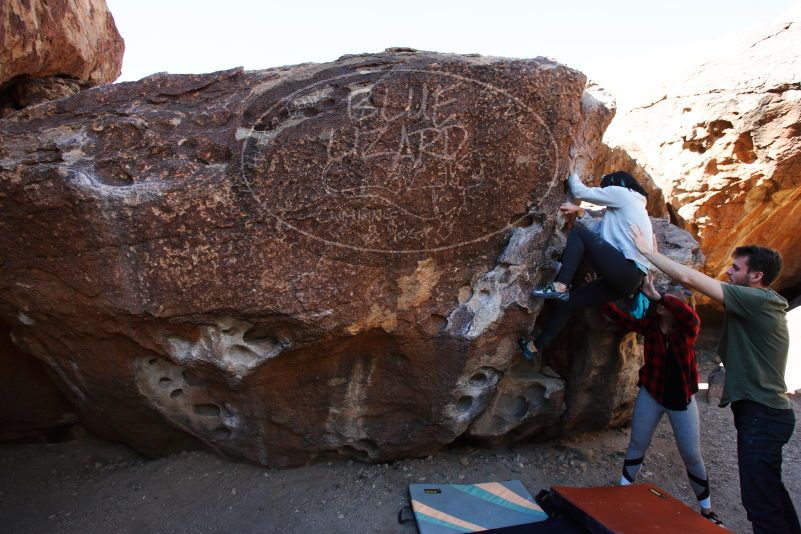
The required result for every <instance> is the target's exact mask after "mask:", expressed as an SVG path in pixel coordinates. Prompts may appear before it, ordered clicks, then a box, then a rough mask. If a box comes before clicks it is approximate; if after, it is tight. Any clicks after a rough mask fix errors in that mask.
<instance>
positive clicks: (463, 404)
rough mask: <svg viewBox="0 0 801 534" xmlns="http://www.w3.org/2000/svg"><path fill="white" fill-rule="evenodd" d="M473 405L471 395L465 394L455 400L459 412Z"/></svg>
mask: <svg viewBox="0 0 801 534" xmlns="http://www.w3.org/2000/svg"><path fill="white" fill-rule="evenodd" d="M472 406H473V397H471V396H469V395H465V396H464V397H462V398H461V399H459V400H458V401H456V409H457V410H459V411H460V412H466V411H468V410H469V409H470V408H471V407H472Z"/></svg>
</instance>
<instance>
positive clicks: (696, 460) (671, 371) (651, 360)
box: [601, 276, 722, 525]
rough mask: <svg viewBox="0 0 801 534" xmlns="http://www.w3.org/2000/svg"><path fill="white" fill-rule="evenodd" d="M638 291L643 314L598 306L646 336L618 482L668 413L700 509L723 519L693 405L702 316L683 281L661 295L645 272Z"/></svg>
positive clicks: (633, 470)
mask: <svg viewBox="0 0 801 534" xmlns="http://www.w3.org/2000/svg"><path fill="white" fill-rule="evenodd" d="M643 293H645V294H646V296H647V297H648V298H649V299H651V301H652V308H654V309H655V311H653V312H652V313H649V314H647V315H646V316H645V317H643V318H642V319H635V318H633V317H632V316H631V315H629V314H628V313H626V312H625V311H623V310H621V309H620V308H618V307H617V306H616V305H614V304H611V303H607V304H604V305H603V307H602V308H601V310H602V311H603V313H604V314H605V315H606V316H607V317H609V318H610V319H611V320H612V321H613V322H615V323H616V324H618V325H620V326H621V327H623V328H624V329H626V330H629V331H634V332H637V333H638V334H641V335H642V336H643V337H644V338H645V361H644V363H643V366H642V367H641V368H640V379H639V382H638V383H637V385H638V386H639V387H640V391H639V393H638V394H637V400H636V402H635V404H634V416H633V418H632V422H631V440H630V442H629V447H628V450H627V451H626V456H625V458H624V461H623V475H622V477H621V478H620V483H621V484H622V485H626V484H631V483H633V482H634V479H635V478H636V476H637V472H638V471H639V470H640V467H641V466H642V462H643V458H644V457H645V452H646V450H648V446H649V445H650V444H651V438H652V437H653V435H654V430H655V429H656V425H657V424H658V423H659V421H660V420H661V419H662V415H664V414H665V413H667V414H668V418H669V419H670V425H671V426H672V427H673V434H674V436H675V438H676V445H677V446H678V449H679V453H680V454H681V458H682V460H683V461H684V466H685V468H686V469H687V476H688V477H689V479H690V485H691V486H692V488H693V491H694V493H695V496H696V497H697V498H698V504H699V506H700V507H701V514H702V515H703V516H704V517H706V518H707V519H709V520H711V521H713V522H714V523H715V524H719V525H722V522H721V521H720V519H719V518H718V517H717V515H716V514H715V513H714V512H713V511H712V502H711V499H710V496H709V479H708V478H707V475H706V468H705V467H704V461H703V459H702V458H701V438H700V428H699V418H698V405H697V404H696V403H695V399H694V398H693V394H695V393H696V392H697V391H698V366H697V365H696V363H695V349H694V348H693V345H694V344H695V340H696V338H697V337H698V332H699V330H700V327H701V321H700V319H699V318H698V314H697V313H695V310H694V309H693V307H692V304H693V301H692V293H691V292H690V291H689V290H688V289H686V288H684V287H683V286H671V287H670V289H669V290H668V292H666V293H665V294H664V295H663V294H660V293H659V292H658V291H657V290H656V289H655V288H654V284H653V280H652V279H651V277H650V276H648V277H647V278H646V280H645V283H643Z"/></svg>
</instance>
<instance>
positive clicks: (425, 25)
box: [107, 0, 793, 81]
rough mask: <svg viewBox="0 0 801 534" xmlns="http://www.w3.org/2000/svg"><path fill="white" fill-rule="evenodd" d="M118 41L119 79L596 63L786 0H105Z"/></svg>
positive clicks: (735, 26)
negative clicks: (396, 54) (338, 67)
mask: <svg viewBox="0 0 801 534" xmlns="http://www.w3.org/2000/svg"><path fill="white" fill-rule="evenodd" d="M107 1H108V5H109V8H110V9H111V12H112V14H113V15H114V18H115V20H116V23H117V27H118V28H119V30H120V33H121V34H122V36H123V38H124V39H125V56H124V60H123V70H122V76H121V77H120V81H126V80H135V79H139V78H141V77H143V76H146V75H148V74H151V73H153V72H159V71H168V72H175V73H177V72H209V71H214V70H221V69H226V68H231V67H235V66H240V65H241V66H244V67H245V68H247V69H261V68H267V67H274V66H278V65H290V64H296V63H303V62H308V61H313V62H324V61H330V60H333V59H336V58H337V57H339V56H340V55H343V54H348V53H359V52H374V51H380V50H383V49H385V48H388V47H391V46H408V47H412V48H417V49H421V50H434V51H438V52H463V53H472V52H475V53H480V54H484V55H497V56H509V57H535V56H549V57H552V58H554V59H556V60H558V61H560V62H561V63H564V64H567V65H569V66H571V67H575V68H578V69H580V70H582V71H584V72H585V73H587V74H588V75H590V76H591V77H593V78H596V79H601V80H602V81H603V78H604V76H605V75H607V74H608V73H607V72H605V71H607V70H609V69H610V68H611V69H614V68H617V69H618V70H620V69H625V66H626V64H627V62H632V64H634V63H636V59H637V58H641V57H644V56H647V55H649V54H653V53H656V52H659V51H665V50H666V49H672V48H674V47H677V46H683V47H684V48H682V52H681V54H682V55H683V56H686V57H681V58H677V59H678V60H679V61H683V60H685V59H686V60H691V59H692V55H693V53H694V52H693V50H694V49H693V44H696V45H697V48H696V49H695V50H696V51H697V52H698V53H703V52H704V44H703V43H704V42H705V41H709V40H712V39H716V38H719V37H721V36H724V35H727V34H732V33H735V32H738V31H742V30H743V29H746V28H749V27H752V26H754V25H759V24H764V23H769V22H772V21H773V20H774V19H775V18H776V17H777V16H778V15H779V14H781V13H782V12H783V11H784V10H785V9H786V8H788V7H789V6H790V5H791V4H792V3H793V0H761V1H760V2H755V1H754V0H670V1H665V2H654V1H647V0H638V1H633V0H632V1H629V0H620V1H614V0H612V1H607V2H598V1H592V2H589V1H584V0H580V1H570V0H566V1H564V2H560V3H559V4H561V5H557V2H554V1H553V0H550V1H548V2H537V1H528V2H523V1H503V0H499V1H494V2H493V1H474V0H462V1H458V2H457V1H451V0H443V1H438V0H425V1H420V0H404V1H396V2H381V1H380V0H371V1H363V0H350V1H347V2H331V1H326V2H323V1H316V0H307V1H304V2H292V1H282V2H271V1H255V0H226V1H225V2H221V1H210V0H107Z"/></svg>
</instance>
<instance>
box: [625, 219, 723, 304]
mask: <svg viewBox="0 0 801 534" xmlns="http://www.w3.org/2000/svg"><path fill="white" fill-rule="evenodd" d="M631 237H632V240H633V241H634V245H635V246H636V247H637V250H639V251H640V254H642V255H643V256H645V257H646V258H648V261H650V262H651V263H653V264H654V266H655V267H656V268H657V269H659V270H660V271H662V272H663V273H665V274H666V275H668V276H669V277H671V278H672V279H673V280H674V281H676V282H678V283H680V284H682V285H683V286H686V287H689V288H690V289H694V290H696V291H698V292H700V293H703V294H704V295H706V296H707V297H709V298H711V299H714V300H716V301H718V302H720V303H723V283H722V282H720V281H719V280H715V279H714V278H712V277H710V276H707V275H705V274H704V273H701V272H698V271H696V270H695V269H691V268H689V267H687V266H686V265H682V264H681V263H678V262H675V261H673V260H671V259H670V258H668V257H666V256H664V255H662V254H660V253H659V252H658V251H657V250H656V247H655V246H654V247H653V248H652V244H651V243H649V242H648V239H646V237H645V236H644V235H643V234H642V232H641V231H640V229H639V228H638V227H637V226H636V225H632V227H631Z"/></svg>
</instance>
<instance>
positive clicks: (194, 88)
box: [0, 49, 631, 466]
mask: <svg viewBox="0 0 801 534" xmlns="http://www.w3.org/2000/svg"><path fill="white" fill-rule="evenodd" d="M584 87H585V78H584V76H583V75H582V74H581V73H579V72H577V71H575V70H572V69H569V68H567V67H564V66H561V65H559V64H556V63H554V62H552V61H549V60H546V59H541V58H539V59H534V60H507V59H501V58H486V57H479V56H456V55H442V54H434V53H422V52H415V51H411V50H404V49H393V50H390V51H387V52H386V53H383V54H370V55H359V56H346V57H344V58H341V59H340V60H338V61H336V62H334V63H329V64H323V65H299V66H295V67H285V68H276V69H269V70H264V71H255V72H243V71H242V70H241V69H234V70H230V71H225V72H219V73H213V74H206V75H164V74H161V75H154V76H151V77H149V78H146V79H144V80H141V81H139V82H135V83H126V84H118V85H113V86H111V85H107V86H103V87H98V88H93V89H89V90H86V91H83V92H81V93H78V94H77V95H74V96H71V97H68V98H65V99H61V100H58V101H54V102H50V103H46V104H42V105H39V106H36V107H33V108H28V109H25V110H22V111H20V112H17V113H15V114H13V115H11V116H9V117H7V118H6V119H4V120H2V121H0V256H1V257H2V258H3V259H4V261H3V276H2V277H0V316H2V318H3V320H5V321H6V322H7V323H8V324H9V325H11V327H12V330H13V335H14V339H15V340H16V342H17V344H18V345H19V346H20V347H21V348H23V349H24V350H25V351H26V352H28V353H30V354H32V355H34V356H36V357H37V358H39V359H41V360H42V361H44V362H45V363H46V364H47V366H48V367H49V368H50V369H51V370H52V371H53V374H54V375H55V376H57V377H58V379H59V380H60V381H61V382H62V385H63V387H64V389H65V390H66V391H68V392H70V396H71V400H72V401H73V402H74V403H75V405H76V407H77V409H78V410H79V412H80V414H81V418H82V420H83V421H84V423H85V424H87V425H88V426H89V428H90V429H91V430H93V431H94V432H96V433H99V434H100V435H103V436H106V437H109V438H114V439H119V440H123V441H125V442H127V443H130V444H131V445H133V446H134V447H136V448H137V449H139V450H140V451H143V452H145V453H147V454H154V455H156V454H163V453H165V452H168V451H170V450H175V449H178V448H185V447H199V446H205V447H208V448H209V449H212V450H215V451H217V452H219V453H220V454H224V455H227V456H230V457H237V458H246V459H249V460H252V461H256V462H260V463H263V464H268V465H277V466H287V465H298V464H301V463H304V462H307V461H310V460H313V459H314V458H317V457H320V456H325V455H338V454H339V455H348V456H351V457H355V458H359V459H364V460H370V461H377V460H386V459H391V458H398V457H402V456H406V455H420V454H427V453H431V452H433V451H436V450H437V449H439V448H441V447H442V446H443V445H445V444H447V443H450V442H452V441H453V440H455V439H457V438H458V437H460V436H465V437H467V438H470V439H476V440H479V441H487V442H492V443H497V442H506V441H511V440H514V439H523V438H530V437H538V436H544V435H548V434H549V433H551V434H553V433H554V432H556V431H569V429H570V428H573V429H575V428H578V427H579V426H581V425H573V426H568V427H565V430H558V429H559V425H560V424H561V423H560V420H561V417H562V416H563V414H564V413H565V410H566V406H569V405H570V403H571V402H572V399H571V391H573V390H570V389H566V388H565V379H564V378H563V377H564V376H566V375H565V370H563V372H562V375H561V376H560V375H558V374H556V373H555V372H554V371H553V370H552V369H551V368H547V369H546V367H547V366H548V363H549V362H542V361H540V362H535V363H534V364H523V363H521V362H520V356H519V352H518V349H517V347H516V343H515V340H516V338H517V337H518V336H520V335H521V334H523V333H525V332H526V331H527V330H528V329H529V328H530V327H531V324H532V322H533V321H534V320H535V319H536V318H537V316H538V314H539V312H540V309H541V306H542V304H541V303H539V302H532V301H531V300H530V299H529V298H528V291H529V290H530V289H531V287H532V286H533V285H534V284H536V283H539V282H540V280H541V279H542V278H544V277H546V276H550V275H551V274H552V272H553V271H554V269H555V268H556V267H557V264H556V263H555V258H557V257H558V253H559V251H560V249H561V246H562V244H563V239H564V237H563V235H564V234H563V228H562V225H563V221H562V220H561V219H560V218H558V217H557V212H558V210H557V207H558V205H559V204H560V203H561V202H562V201H563V199H564V198H565V192H566V191H565V184H564V180H565V177H566V175H567V172H568V171H569V170H570V169H571V167H572V166H573V164H574V160H575V158H578V157H581V158H585V159H589V158H591V157H592V156H593V151H596V150H598V148H599V147H600V136H601V135H602V134H603V131H604V129H605V127H606V126H607V125H608V123H609V121H610V120H611V118H612V114H613V112H612V110H611V108H610V107H608V106H606V105H605V104H604V103H603V102H602V101H601V100H600V98H601V97H600V95H593V94H591V93H590V92H585V90H584ZM20 317H25V319H26V320H25V321H21V320H20ZM613 335H618V336H619V334H613ZM608 347H609V348H608V350H609V353H610V354H609V355H608V357H610V358H618V357H619V356H618V355H617V344H615V343H611V344H608ZM596 350H601V349H596ZM599 354H600V352H599ZM574 357H575V358H582V357H584V355H582V354H581V353H579V354H576V355H575V356H574ZM556 359H557V357H556V356H554V362H555V361H556ZM600 359H601V360H603V357H602V356H601V357H600ZM554 365H555V363H554ZM593 365H595V364H594V363H593V364H590V367H592V366H593ZM601 365H606V364H605V363H604V362H602V363H601ZM588 376H593V375H592V374H590V375H588ZM597 376H598V379H597V380H596V383H595V386H596V389H595V390H594V392H595V393H597V394H598V395H600V396H604V398H611V397H614V396H615V395H618V394H617V393H616V392H615V388H617V386H618V381H612V380H608V378H609V377H608V374H607V375H597ZM629 382H630V380H629ZM618 396H619V395H618ZM615 398H616V397H615ZM630 400H631V399H630V398H622V399H619V401H610V402H609V403H608V404H609V406H610V407H609V409H610V410H612V411H614V410H615V409H617V406H616V402H617V403H618V404H625V403H626V402H630ZM608 422H609V418H596V419H594V420H588V422H585V423H584V424H583V426H582V428H586V427H592V428H599V427H602V426H604V425H606V424H608ZM554 429H557V430H554Z"/></svg>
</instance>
